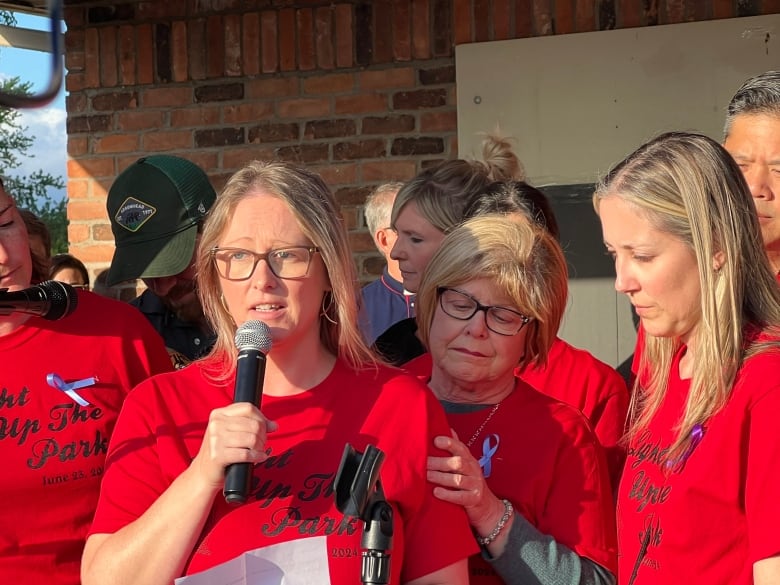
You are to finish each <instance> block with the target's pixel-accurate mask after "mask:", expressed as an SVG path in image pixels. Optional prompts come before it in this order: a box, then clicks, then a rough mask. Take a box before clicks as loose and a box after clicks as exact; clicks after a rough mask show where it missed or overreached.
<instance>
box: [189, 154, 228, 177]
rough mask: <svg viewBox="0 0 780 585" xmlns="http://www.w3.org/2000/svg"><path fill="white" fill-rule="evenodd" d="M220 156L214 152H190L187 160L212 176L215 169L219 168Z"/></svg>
mask: <svg viewBox="0 0 780 585" xmlns="http://www.w3.org/2000/svg"><path fill="white" fill-rule="evenodd" d="M220 154H221V153H217V152H214V151H206V150H198V151H190V152H188V153H187V154H186V158H187V160H189V161H191V162H193V163H195V164H196V165H198V166H199V167H200V168H201V169H203V170H204V171H206V173H207V174H210V173H211V171H212V170H213V169H216V168H218V166H219V155H220Z"/></svg>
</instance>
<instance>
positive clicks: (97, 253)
mask: <svg viewBox="0 0 780 585" xmlns="http://www.w3.org/2000/svg"><path fill="white" fill-rule="evenodd" d="M68 217H73V216H72V215H71V210H70V205H68ZM103 217H105V213H103ZM96 219H97V218H96ZM76 255H77V256H78V258H79V260H81V261H82V262H84V263H85V264H87V263H89V262H111V258H113V257H114V244H113V242H112V243H111V244H103V245H100V246H98V245H95V244H92V245H91V246H79V248H78V251H77V252H76Z"/></svg>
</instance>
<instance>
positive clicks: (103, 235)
mask: <svg viewBox="0 0 780 585" xmlns="http://www.w3.org/2000/svg"><path fill="white" fill-rule="evenodd" d="M92 240H93V241H95V242H111V243H113V242H114V233H113V232H112V231H111V225H110V224H106V223H98V224H95V225H93V226H92Z"/></svg>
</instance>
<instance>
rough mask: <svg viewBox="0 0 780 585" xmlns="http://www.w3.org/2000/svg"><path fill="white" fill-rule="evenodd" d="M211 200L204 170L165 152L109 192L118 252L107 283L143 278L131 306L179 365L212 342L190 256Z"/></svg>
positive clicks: (135, 167) (145, 160) (138, 163)
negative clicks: (163, 343)
mask: <svg viewBox="0 0 780 585" xmlns="http://www.w3.org/2000/svg"><path fill="white" fill-rule="evenodd" d="M215 199H216V193H215V191H214V188H213V187H212V186H211V183H210V182H209V179H208V177H207V176H206V173H205V172H203V170H201V169H200V168H199V167H198V166H197V165H195V164H193V163H192V162H190V161H188V160H186V159H183V158H179V157H176V156H170V155H154V156H147V157H143V158H140V159H138V160H137V161H136V162H135V163H133V164H132V165H131V166H130V167H128V168H127V169H126V170H125V171H124V172H122V174H120V175H119V176H118V177H117V178H116V180H115V181H114V184H113V185H112V186H111V189H110V190H109V192H108V199H107V202H106V206H107V209H108V217H109V219H110V220H111V230H112V231H113V233H114V239H115V245H116V251H115V252H114V258H113V259H112V261H111V267H110V268H109V272H108V276H107V278H106V284H107V285H108V286H113V285H115V284H117V283H119V282H123V281H127V280H133V279H137V278H140V279H142V280H143V282H144V284H146V286H147V290H146V291H144V292H143V294H141V295H140V296H139V297H138V298H136V299H134V300H133V301H131V304H133V305H135V306H136V307H138V309H140V310H141V312H142V313H143V314H144V315H146V318H147V319H149V321H150V322H151V324H152V325H153V326H154V328H155V329H156V330H157V331H158V332H159V333H160V335H161V336H162V337H163V339H164V340H165V345H166V347H167V348H168V351H169V352H170V354H171V357H172V359H173V361H174V364H175V365H176V366H177V367H182V366H183V365H186V364H187V363H189V361H190V360H193V359H196V358H198V357H201V356H202V355H204V354H205V353H207V352H208V350H209V349H210V348H211V346H212V345H213V339H214V334H213V332H212V331H211V329H210V327H209V326H208V324H207V322H206V319H205V317H204V315H203V308H202V307H201V304H200V300H199V298H198V294H197V290H196V287H195V252H196V249H197V243H198V241H199V239H200V231H201V226H202V223H203V220H204V219H205V217H206V214H207V213H208V210H209V209H210V208H211V206H212V204H213V203H214V200H215Z"/></svg>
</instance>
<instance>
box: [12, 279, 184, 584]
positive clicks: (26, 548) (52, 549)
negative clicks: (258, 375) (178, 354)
mask: <svg viewBox="0 0 780 585" xmlns="http://www.w3.org/2000/svg"><path fill="white" fill-rule="evenodd" d="M0 355H2V359H3V363H4V364H5V365H4V367H3V368H2V369H0V372H2V373H0V377H1V378H2V383H1V384H0V388H1V389H0V462H2V463H0V465H1V466H2V481H0V501H2V502H3V505H2V506H0V576H2V582H3V583H20V584H21V583H44V582H45V583H47V584H50V585H76V584H78V583H80V577H79V570H80V569H79V568H80V565H81V553H82V550H83V548H84V541H85V539H86V535H87V530H88V529H89V525H90V523H91V522H92V515H93V513H94V511H95V506H96V505H97V499H98V491H99V489H100V480H101V477H102V474H103V464H104V459H105V456H106V451H107V448H108V439H109V436H110V435H111V432H112V430H113V428H114V424H115V422H116V418H117V415H118V413H119V409H120V407H121V405H122V402H123V401H124V399H125V396H126V395H127V392H129V391H130V389H131V388H132V387H133V386H135V385H136V384H138V383H139V382H141V381H142V380H144V379H146V378H147V377H149V376H150V375H152V374H155V373H159V372H166V371H169V370H171V367H172V366H171V361H170V359H169V358H168V353H167V352H166V350H165V347H164V345H163V342H162V339H161V338H160V336H159V335H158V334H157V332H156V331H155V330H154V329H152V327H151V325H149V323H148V322H147V321H146V319H145V318H144V317H143V315H141V313H139V312H138V311H137V310H136V309H134V308H133V307H131V306H129V305H127V304H125V303H120V302H118V301H113V300H109V299H105V298H103V297H100V296H97V295H95V294H93V293H88V292H79V301H78V307H77V309H76V311H75V312H74V313H73V314H71V315H69V316H68V317H66V318H64V319H62V320H60V321H45V320H43V319H40V318H38V317H32V318H30V319H29V320H28V321H27V322H26V323H25V324H24V325H23V326H22V327H21V328H19V329H17V330H16V331H14V332H13V333H11V334H9V335H5V336H2V337H0ZM49 374H56V375H58V376H59V377H60V378H62V380H63V382H65V383H72V382H75V381H77V380H85V379H88V378H93V377H94V378H96V380H95V382H94V383H93V384H91V385H89V386H86V387H84V388H81V389H78V390H76V392H77V394H78V397H80V398H81V399H83V400H85V401H87V402H88V403H89V404H88V405H87V406H82V405H79V404H78V403H77V402H75V401H74V400H73V399H72V398H70V397H69V396H68V395H66V394H65V393H64V392H62V391H60V390H58V389H56V388H55V387H53V386H51V385H50V384H49V383H48V382H47V377H48V375H49Z"/></svg>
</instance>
